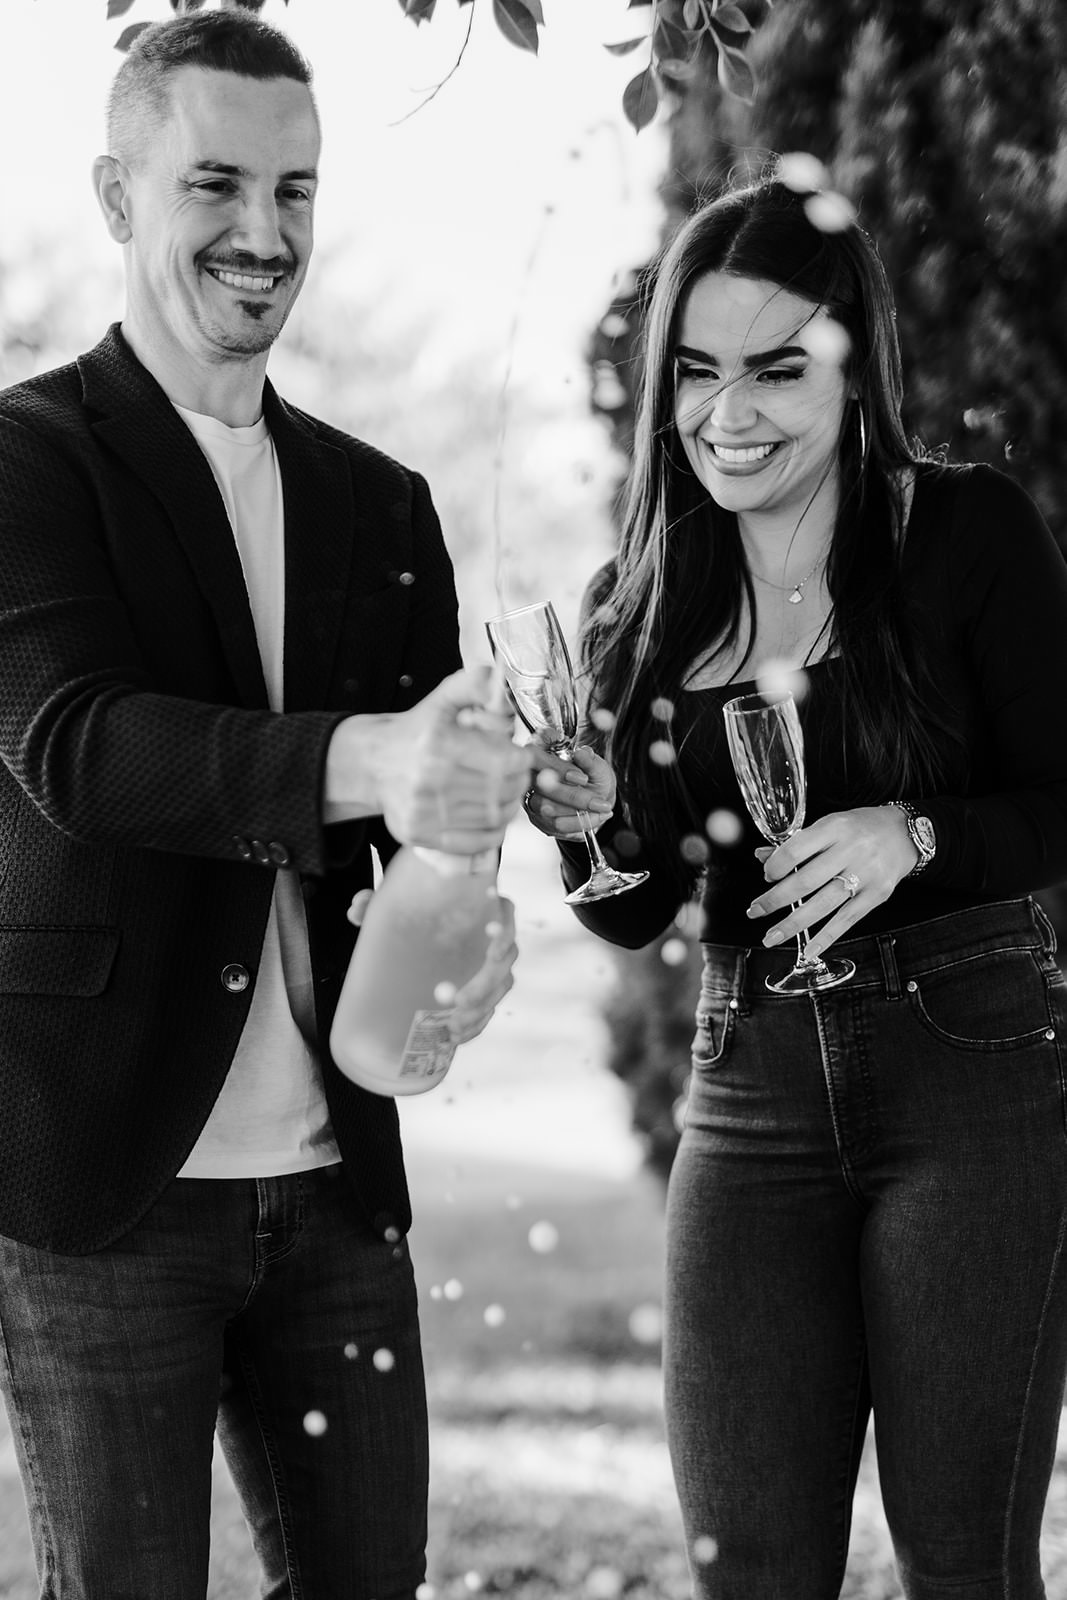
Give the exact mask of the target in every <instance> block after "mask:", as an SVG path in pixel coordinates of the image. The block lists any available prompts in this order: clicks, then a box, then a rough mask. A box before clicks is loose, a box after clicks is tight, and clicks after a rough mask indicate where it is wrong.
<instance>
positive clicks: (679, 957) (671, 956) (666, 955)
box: [659, 939, 689, 967]
mask: <svg viewBox="0 0 1067 1600" xmlns="http://www.w3.org/2000/svg"><path fill="white" fill-rule="evenodd" d="M688 955H689V946H688V945H687V944H686V942H685V940H684V939H664V941H663V944H662V945H661V947H660V952H659V958H660V960H661V961H662V962H663V965H664V966H665V967H683V966H684V965H685V962H686V958H687V957H688Z"/></svg>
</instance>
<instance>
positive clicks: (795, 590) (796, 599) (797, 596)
mask: <svg viewBox="0 0 1067 1600" xmlns="http://www.w3.org/2000/svg"><path fill="white" fill-rule="evenodd" d="M825 560H826V557H825V555H821V556H820V557H819V559H818V561H816V563H815V565H814V566H813V567H812V569H811V571H810V572H805V574H804V576H803V577H802V578H801V579H800V581H799V583H792V584H790V583H775V582H774V581H773V579H771V578H765V577H764V576H763V574H762V572H756V571H755V570H754V569H753V568H752V567H749V569H748V570H749V571H750V572H751V573H752V576H753V577H754V578H756V579H757V580H758V581H759V582H760V583H765V584H766V585H767V587H768V589H777V590H778V592H779V594H784V595H787V598H788V602H789V604H790V605H791V606H798V605H800V603H801V601H802V600H803V598H804V585H805V584H806V583H810V582H811V580H812V578H814V576H815V574H816V573H817V572H818V570H819V568H820V567H821V566H822V564H823V562H824V561H825Z"/></svg>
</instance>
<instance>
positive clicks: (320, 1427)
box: [304, 1411, 328, 1439]
mask: <svg viewBox="0 0 1067 1600" xmlns="http://www.w3.org/2000/svg"><path fill="white" fill-rule="evenodd" d="M327 1427H328V1423H327V1421H326V1418H325V1416H324V1415H323V1414H322V1412H321V1411H309V1412H308V1413H307V1414H306V1416H305V1417H304V1432H305V1433H306V1434H309V1435H310V1436H311V1438H312V1439H321V1438H322V1436H323V1434H324V1433H325V1432H326V1429H327Z"/></svg>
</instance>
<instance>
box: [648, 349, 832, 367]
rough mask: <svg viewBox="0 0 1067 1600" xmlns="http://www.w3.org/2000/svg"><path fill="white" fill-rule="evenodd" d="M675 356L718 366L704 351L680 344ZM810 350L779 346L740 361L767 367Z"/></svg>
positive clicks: (808, 352) (751, 365)
mask: <svg viewBox="0 0 1067 1600" xmlns="http://www.w3.org/2000/svg"><path fill="white" fill-rule="evenodd" d="M674 353H675V355H676V356H686V357H687V358H688V359H689V360H690V361H704V362H706V363H707V365H708V366H709V367H717V366H720V365H721V363H720V361H719V358H718V356H713V355H709V354H708V352H707V351H706V350H694V349H693V348H692V346H690V345H687V344H680V345H676V346H675V351H674ZM810 354H811V351H810V350H805V348H804V346H803V345H802V344H781V345H778V347H777V348H776V349H774V350H763V351H761V352H760V354H759V355H751V356H744V357H742V360H743V361H744V364H745V366H746V367H767V366H770V365H771V364H772V363H773V362H775V361H784V360H785V358H786V357H787V356H808V355H810Z"/></svg>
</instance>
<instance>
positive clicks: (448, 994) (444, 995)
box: [433, 983, 456, 1006]
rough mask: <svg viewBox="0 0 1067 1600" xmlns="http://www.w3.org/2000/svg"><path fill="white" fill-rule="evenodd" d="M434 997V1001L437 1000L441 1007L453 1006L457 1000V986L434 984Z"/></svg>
mask: <svg viewBox="0 0 1067 1600" xmlns="http://www.w3.org/2000/svg"><path fill="white" fill-rule="evenodd" d="M433 997H434V999H435V1000H436V1002H437V1004H438V1005H439V1006H450V1005H452V1003H453V1002H454V1000H455V998H456V986H455V984H454V983H436V984H434V991H433Z"/></svg>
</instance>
